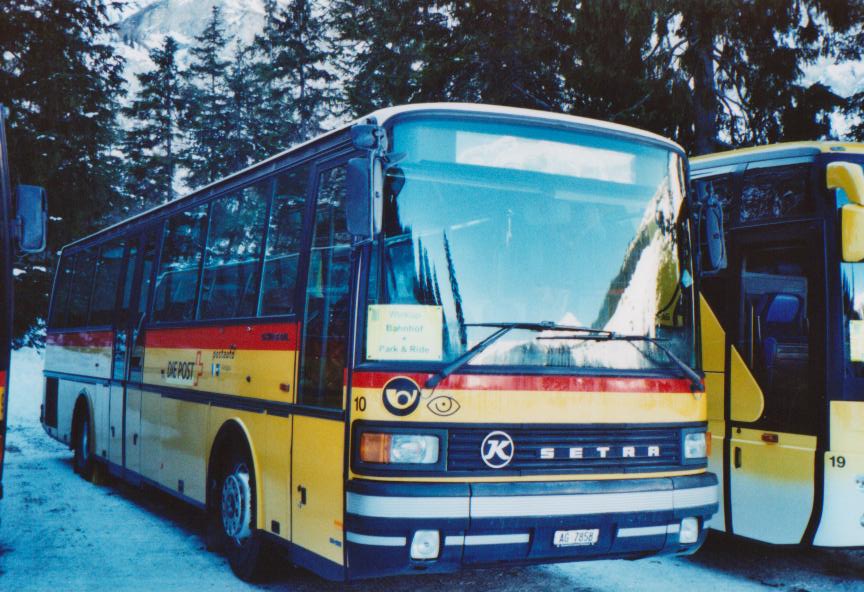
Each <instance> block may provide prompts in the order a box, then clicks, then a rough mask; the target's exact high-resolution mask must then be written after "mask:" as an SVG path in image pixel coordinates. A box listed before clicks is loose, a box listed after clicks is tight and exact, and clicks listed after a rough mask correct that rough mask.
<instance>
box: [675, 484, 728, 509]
mask: <svg viewBox="0 0 864 592" xmlns="http://www.w3.org/2000/svg"><path fill="white" fill-rule="evenodd" d="M718 495H719V494H718V488H717V487H694V488H693V489H676V490H675V509H679V508H695V507H698V506H707V505H709V504H716V503H717V502H718V501H719V499H720V498H719V497H718Z"/></svg>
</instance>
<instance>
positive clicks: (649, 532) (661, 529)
mask: <svg viewBox="0 0 864 592" xmlns="http://www.w3.org/2000/svg"><path fill="white" fill-rule="evenodd" d="M669 526H671V525H666V524H661V525H660V526H637V527H633V528H619V529H618V538H627V537H642V536H658V535H661V534H662V535H664V536H665V535H666V533H667V532H669Z"/></svg>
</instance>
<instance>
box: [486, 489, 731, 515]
mask: <svg viewBox="0 0 864 592" xmlns="http://www.w3.org/2000/svg"><path fill="white" fill-rule="evenodd" d="M679 494H680V495H679ZM716 502H717V487H715V486H709V487H695V488H693V489H684V490H677V491H676V490H669V491H638V492H627V493H588V494H581V495H580V494H576V495H537V496H529V495H513V496H501V497H474V498H471V517H472V518H495V517H515V516H581V515H587V514H612V513H622V514H626V513H631V512H657V511H664V510H678V509H682V508H693V507H698V506H707V505H710V504H714V503H716Z"/></svg>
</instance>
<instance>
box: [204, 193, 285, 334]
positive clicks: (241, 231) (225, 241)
mask: <svg viewBox="0 0 864 592" xmlns="http://www.w3.org/2000/svg"><path fill="white" fill-rule="evenodd" d="M272 185H273V182H272V181H271V180H266V181H263V182H261V183H259V184H257V185H253V186H251V187H246V188H245V189H242V190H240V191H237V192H235V193H232V194H230V195H226V196H223V197H220V198H218V199H216V200H215V201H214V202H213V204H212V205H211V208H212V209H211V211H210V231H209V233H208V237H207V250H206V251H205V257H204V276H203V279H202V280H201V281H202V286H203V290H202V292H201V307H200V318H202V319H224V318H229V317H251V316H255V312H256V309H257V308H258V284H259V283H260V282H259V278H258V262H259V261H260V260H261V243H262V242H263V241H264V224H265V217H266V215H267V201H268V198H269V194H270V192H271V187H272Z"/></svg>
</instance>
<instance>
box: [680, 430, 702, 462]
mask: <svg viewBox="0 0 864 592" xmlns="http://www.w3.org/2000/svg"><path fill="white" fill-rule="evenodd" d="M707 452H708V446H707V445H706V443H705V432H690V433H689V434H686V435H685V436H684V458H705V457H706V455H707Z"/></svg>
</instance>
